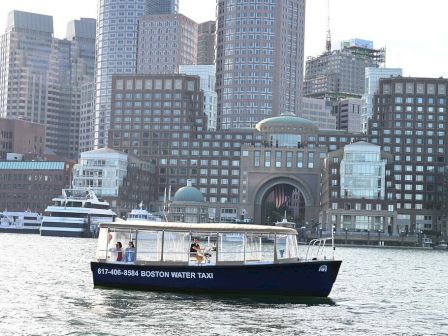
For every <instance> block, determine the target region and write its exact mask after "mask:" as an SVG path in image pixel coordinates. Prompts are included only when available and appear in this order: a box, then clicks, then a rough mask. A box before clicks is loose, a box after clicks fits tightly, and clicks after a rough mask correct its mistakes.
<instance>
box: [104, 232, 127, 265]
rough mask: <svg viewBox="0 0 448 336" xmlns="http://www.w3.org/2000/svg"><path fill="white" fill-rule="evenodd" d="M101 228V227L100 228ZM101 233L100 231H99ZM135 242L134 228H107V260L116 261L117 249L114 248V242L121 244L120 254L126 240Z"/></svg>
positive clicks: (125, 244)
mask: <svg viewBox="0 0 448 336" xmlns="http://www.w3.org/2000/svg"><path fill="white" fill-rule="evenodd" d="M101 230H102V228H101ZM100 235H101V232H100ZM130 241H132V242H135V230H129V229H127V230H126V229H116V230H115V229H109V234H108V235H107V261H109V262H115V261H117V256H118V251H117V250H116V248H115V244H116V243H117V242H120V243H121V245H122V251H121V252H122V255H123V254H124V250H125V248H126V246H127V245H128V242H130ZM134 245H135V243H134Z"/></svg>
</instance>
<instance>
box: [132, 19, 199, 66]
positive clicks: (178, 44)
mask: <svg viewBox="0 0 448 336" xmlns="http://www.w3.org/2000/svg"><path fill="white" fill-rule="evenodd" d="M197 43H198V24H197V23H196V22H194V21H193V20H191V19H189V18H187V17H186V16H185V15H182V14H163V15H145V16H143V17H141V18H140V19H139V24H138V52H137V73H139V74H151V73H153V74H173V73H178V71H179V65H181V64H196V58H197Z"/></svg>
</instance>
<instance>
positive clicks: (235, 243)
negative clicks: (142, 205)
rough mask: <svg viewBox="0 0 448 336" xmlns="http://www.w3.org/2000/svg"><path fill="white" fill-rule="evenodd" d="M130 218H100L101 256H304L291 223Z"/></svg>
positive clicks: (240, 260) (200, 260)
mask: <svg viewBox="0 0 448 336" xmlns="http://www.w3.org/2000/svg"><path fill="white" fill-rule="evenodd" d="M125 223H126V222H120V223H117V222H114V223H104V224H100V233H99V236H98V247H97V255H96V259H97V260H98V261H99V262H107V263H132V264H139V265H151V264H154V265H156V264H157V265H160V264H182V265H191V266H213V265H234V264H257V263H263V264H272V263H282V262H289V263H290V262H295V261H298V260H299V251H298V245H297V238H296V235H297V232H296V231H295V230H293V229H289V228H279V227H262V226H254V225H241V224H237V225H232V224H230V225H229V224H215V223H213V224H184V223H159V224H158V225H156V224H154V223H152V224H151V225H150V224H146V225H144V224H142V225H135V224H133V225H126V224H125ZM251 227H252V228H251ZM254 227H255V229H254ZM235 237H238V239H236V238H235ZM118 243H119V244H118ZM117 244H118V245H117ZM195 244H198V245H199V247H197V245H195Z"/></svg>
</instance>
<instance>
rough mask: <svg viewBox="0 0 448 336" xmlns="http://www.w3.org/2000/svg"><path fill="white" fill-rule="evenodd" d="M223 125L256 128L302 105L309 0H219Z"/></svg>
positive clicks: (218, 74)
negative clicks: (306, 17) (307, 2)
mask: <svg viewBox="0 0 448 336" xmlns="http://www.w3.org/2000/svg"><path fill="white" fill-rule="evenodd" d="M217 13H218V21H217V53H216V56H217V57H216V89H217V93H218V125H219V127H221V128H222V129H228V128H233V127H253V126H255V124H256V123H257V122H258V121H260V120H262V119H264V118H267V117H270V116H277V115H280V114H281V113H294V114H297V111H298V110H299V108H300V105H301V91H302V90H301V88H302V78H303V42H304V25H305V0H278V1H275V2H274V1H272V0H258V1H254V0H251V1H242V0H219V1H218V8H217Z"/></svg>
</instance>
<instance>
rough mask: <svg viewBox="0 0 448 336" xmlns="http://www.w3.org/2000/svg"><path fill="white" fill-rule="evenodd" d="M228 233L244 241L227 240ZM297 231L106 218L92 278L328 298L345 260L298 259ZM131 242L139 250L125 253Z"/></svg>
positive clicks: (112, 283) (136, 285)
mask: <svg viewBox="0 0 448 336" xmlns="http://www.w3.org/2000/svg"><path fill="white" fill-rule="evenodd" d="M229 233H231V234H240V235H241V236H242V239H241V240H240V241H238V242H234V241H227V240H226V239H225V236H226V234H229ZM296 236H297V231H296V230H294V229H291V228H284V227H274V226H262V225H244V224H217V223H210V224H205V223H204V224H187V223H155V222H135V221H134V222H130V221H123V222H112V223H102V224H100V233H99V237H98V247H97V255H96V260H95V261H92V262H91V270H92V275H93V283H94V285H95V286H104V287H113V288H130V289H140V290H153V291H187V292H218V293H243V294H262V295H291V296H304V297H326V296H328V295H329V293H330V291H331V289H332V287H333V283H334V282H335V280H336V277H337V274H338V272H339V268H340V265H341V261H340V260H334V258H331V257H329V258H327V257H325V258H320V256H319V255H314V256H311V255H309V256H308V253H307V256H306V257H305V258H300V257H299V250H298V245H297V238H296ZM265 238H270V239H271V240H272V242H269V241H268V240H267V239H265ZM195 239H198V240H199V241H198V243H199V246H200V248H198V251H197V252H194V250H193V248H194V244H196V240H195ZM128 242H132V245H133V246H134V247H129V248H128V249H126V250H122V249H121V248H120V246H121V245H124V244H127V243H128ZM192 242H193V243H192ZM322 242H323V241H322ZM117 244H118V245H117ZM130 245H131V244H130ZM114 246H115V247H114ZM117 246H118V247H117ZM317 251H320V252H322V249H321V248H318V249H317ZM129 256H130V257H129Z"/></svg>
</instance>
